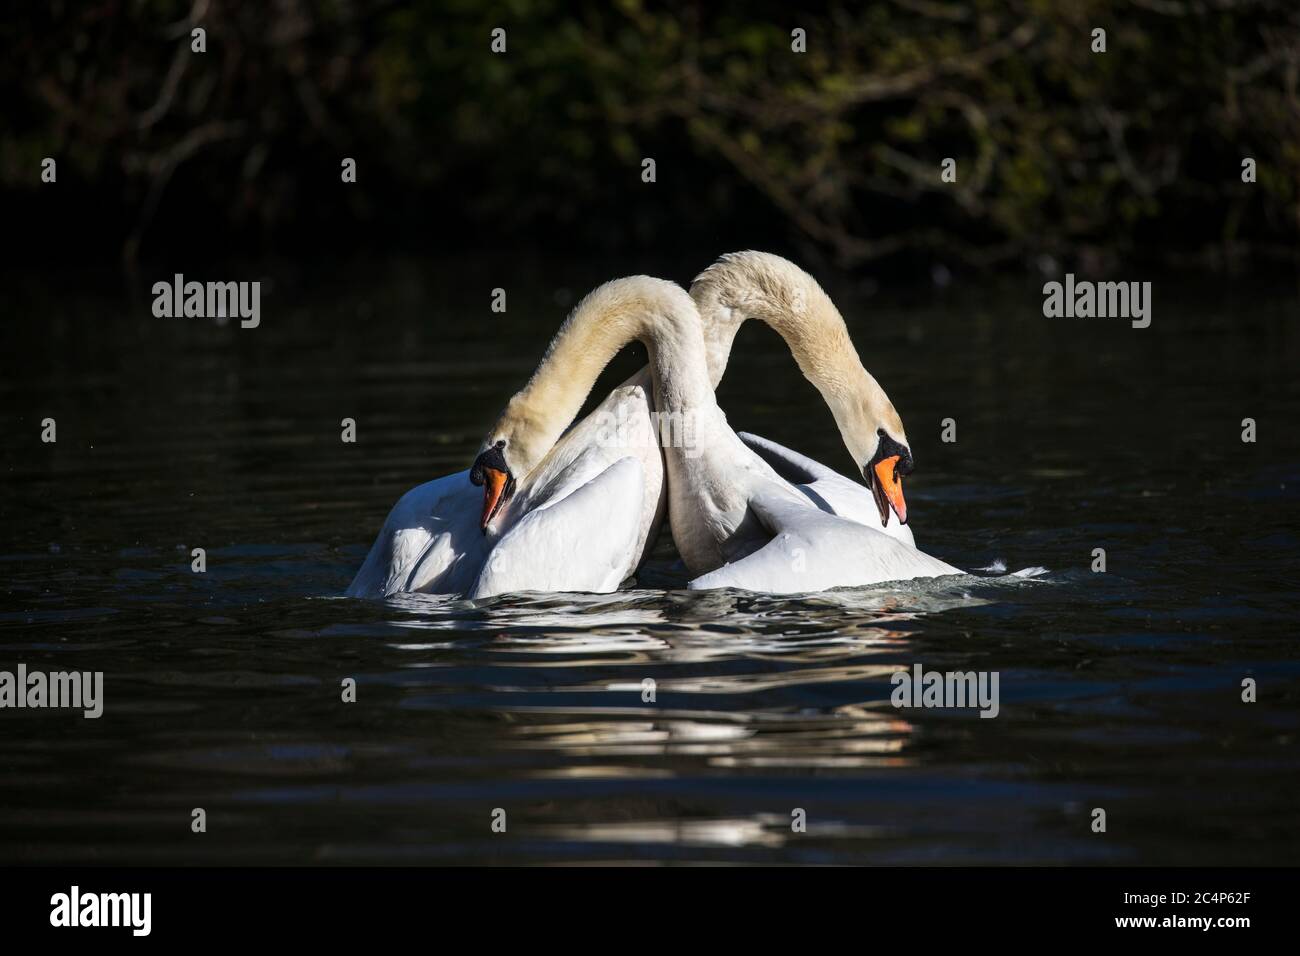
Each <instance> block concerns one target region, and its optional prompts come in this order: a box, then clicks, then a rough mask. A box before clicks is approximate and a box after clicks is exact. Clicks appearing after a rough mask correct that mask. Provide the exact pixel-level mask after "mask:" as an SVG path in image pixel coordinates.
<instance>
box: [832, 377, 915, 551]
mask: <svg viewBox="0 0 1300 956" xmlns="http://www.w3.org/2000/svg"><path fill="white" fill-rule="evenodd" d="M866 380H867V381H866V384H865V385H864V387H862V388H859V389H858V390H857V392H858V395H857V398H856V400H855V401H852V402H849V403H846V405H842V406H841V407H840V408H839V409H838V410H837V411H836V415H835V417H836V420H837V421H838V423H839V426H840V435H841V436H842V437H843V439H844V444H845V445H846V446H848V449H849V452H850V453H851V454H852V455H853V460H854V462H856V463H858V464H859V467H861V469H862V477H863V478H864V479H865V480H866V482H867V486H868V487H869V488H870V489H871V494H872V495H873V496H874V497H875V499H876V507H877V508H879V509H880V524H881V526H882V527H883V526H885V525H887V524H889V512H890V510H891V509H892V510H893V512H894V514H896V515H898V522H899V524H907V502H906V501H905V500H904V499H903V476H904V475H908V474H910V473H911V471H912V466H913V461H912V449H911V447H910V446H909V445H908V444H907V433H906V432H905V431H904V430H903V420H902V419H901V418H899V417H898V412H897V411H895V409H894V405H893V403H892V402H890V400H889V397H888V396H887V395H886V394H885V391H884V389H882V388H881V387H880V386H879V385H878V384H876V380H875V379H873V378H872V377H871V376H870V375H866Z"/></svg>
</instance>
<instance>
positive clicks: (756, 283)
mask: <svg viewBox="0 0 1300 956" xmlns="http://www.w3.org/2000/svg"><path fill="white" fill-rule="evenodd" d="M691 298H692V299H694V300H695V305H696V307H697V308H698V309H699V312H700V319H701V321H702V322H703V324H704V335H705V340H706V350H707V360H708V366H709V378H710V381H711V382H712V384H713V386H714V387H715V388H716V387H717V385H718V383H719V382H720V381H721V380H722V376H723V373H724V372H725V371H726V369H727V360H728V359H729V358H730V355H731V346H732V342H733V341H734V340H735V337H736V332H737V331H739V329H740V326H741V324H742V323H744V322H745V320H746V319H758V320H759V321H760V322H763V323H765V324H767V325H768V326H770V327H771V328H772V329H774V330H775V331H776V332H777V334H779V335H780V336H781V338H783V339H784V340H785V343H786V345H788V346H789V348H790V352H791V354H793V355H794V359H795V361H796V362H797V363H798V364H799V370H800V371H801V372H803V374H804V377H805V378H807V379H808V381H810V382H812V384H813V385H814V386H815V387H816V388H817V390H818V391H819V392H820V393H821V395H822V398H823V399H824V400H825V402H826V404H827V405H828V406H829V407H830V409H831V412H832V414H833V415H834V416H835V421H836V423H837V424H838V425H839V426H840V432H841V434H842V435H843V437H844V439H845V442H846V444H850V450H851V451H854V449H853V447H852V444H853V443H854V442H856V441H861V440H862V436H860V435H859V436H857V437H855V438H853V439H851V437H850V436H851V434H852V433H854V432H855V431H857V430H860V425H861V424H862V423H860V422H858V421H856V420H855V416H856V415H857V414H858V411H859V410H860V409H861V407H862V406H863V405H866V406H867V407H871V408H874V409H876V410H877V411H878V412H879V417H880V418H881V423H882V424H885V425H888V426H890V427H894V425H895V422H896V423H897V426H896V427H897V430H898V433H899V434H898V435H897V437H898V438H899V439H900V440H901V439H902V437H903V436H902V422H901V420H899V419H898V414H897V412H895V411H894V408H893V405H892V404H891V403H890V401H889V398H888V396H887V395H885V393H884V390H883V389H881V387H880V385H879V384H878V383H877V382H876V380H875V379H874V378H872V376H871V374H870V373H869V372H867V370H866V368H865V367H863V365H862V360H861V359H860V358H859V357H858V350H857V349H856V348H854V346H853V340H852V339H851V338H849V331H848V328H847V327H846V326H845V324H844V317H843V316H842V315H840V311H839V309H837V308H836V307H835V303H834V302H832V301H831V299H830V296H828V295H827V294H826V293H825V292H824V291H823V290H822V287H821V286H820V285H818V284H817V280H815V279H814V278H813V277H812V276H810V275H809V274H808V273H806V272H804V270H802V269H800V268H799V267H798V266H796V265H795V264H794V263H792V262H790V261H788V260H786V259H782V258H781V257H780V256H774V255H770V254H768V253H763V252H741V253H734V254H732V255H728V256H723V257H722V258H721V259H719V260H718V261H717V262H716V263H714V264H713V265H712V266H710V267H709V268H708V269H706V270H705V271H704V272H702V273H701V274H700V275H699V276H698V277H697V278H696V280H695V282H694V283H693V284H692V285H691ZM872 431H873V432H874V429H872ZM858 464H859V465H860V464H861V462H859V463H858Z"/></svg>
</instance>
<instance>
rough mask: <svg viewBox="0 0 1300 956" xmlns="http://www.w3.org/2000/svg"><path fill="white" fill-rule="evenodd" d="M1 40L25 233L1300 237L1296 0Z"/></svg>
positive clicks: (831, 10) (347, 240)
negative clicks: (803, 37) (1098, 48)
mask: <svg viewBox="0 0 1300 956" xmlns="http://www.w3.org/2000/svg"><path fill="white" fill-rule="evenodd" d="M195 25H200V26H202V27H203V28H204V29H205V30H206V31H207V50H206V52H204V53H193V52H191V49H190V30H191V28H192V27H193V26H195ZM498 26H500V27H503V28H505V29H506V30H507V35H508V51H507V53H506V54H504V55H494V54H493V53H491V52H490V50H489V42H490V33H491V30H492V29H493V28H494V27H498ZM796 27H797V28H801V29H803V30H805V31H806V33H807V52H806V53H804V54H796V53H793V52H792V51H791V30H792V29H794V28H796ZM1096 27H1101V28H1104V29H1105V30H1106V31H1107V52H1106V53H1104V54H1097V53H1093V52H1092V50H1091V45H1092V38H1091V31H1092V30H1093V29H1094V28H1096ZM0 39H2V41H3V48H4V50H5V53H6V55H5V57H4V60H3V63H0V75H3V77H4V87H5V89H6V90H7V91H9V92H7V94H6V97H5V100H6V106H5V123H4V129H3V133H2V134H0V188H3V190H4V196H3V204H4V207H5V208H6V209H7V210H8V211H9V212H10V213H11V214H12V215H13V217H14V220H15V221H18V222H21V229H22V232H21V233H20V234H22V235H24V236H26V237H28V238H29V239H30V240H31V241H30V243H29V244H28V246H27V248H28V249H29V250H40V249H48V247H49V245H50V244H51V243H55V244H57V245H58V247H59V248H60V249H62V250H63V251H64V252H65V253H66V254H68V255H73V254H76V255H79V256H87V257H105V258H107V259H113V258H117V257H122V258H124V259H125V260H126V261H127V262H128V263H134V262H139V261H141V260H146V259H150V260H152V259H156V258H165V257H166V256H168V255H170V254H172V253H175V252H178V251H182V250H184V251H194V250H195V249H207V248H209V247H215V248H218V249H224V250H230V249H239V250H241V251H245V252H253V253H266V252H281V253H283V252H286V251H290V250H292V251H293V252H294V253H297V252H300V251H302V250H303V249H304V248H307V249H310V248H322V249H336V250H337V249H353V248H364V249H367V250H373V249H376V248H387V247H390V246H392V245H405V246H407V247H415V248H419V249H421V250H425V249H431V250H456V251H464V250H472V249H474V248H480V247H488V246H490V247H493V248H496V249H500V248H503V247H504V248H511V247H519V248H521V249H522V248H530V247H537V246H539V245H544V246H545V247H546V248H547V249H548V250H568V249H572V250H605V251H608V250H628V251H636V250H651V249H656V248H663V247H665V246H672V247H675V248H682V247H686V248H696V247H698V248H700V249H701V250H702V255H703V257H704V258H708V257H710V256H712V255H714V254H716V253H717V252H718V251H720V250H723V249H726V248H731V247H737V246H754V245H764V244H767V245H775V246H779V247H781V248H784V249H789V250H791V251H792V252H794V253H796V254H799V255H802V256H804V257H806V258H807V259H809V260H810V261H811V262H822V263H830V264H833V265H835V266H837V267H840V268H844V269H857V270H863V271H870V270H872V269H879V268H885V267H892V266H894V265H895V264H898V265H903V266H907V267H913V266H919V267H923V268H932V267H933V266H935V265H936V264H944V265H946V266H951V267H953V268H966V269H972V270H974V269H990V268H1002V267H1011V268H1023V267H1027V266H1028V267H1033V266H1035V265H1044V264H1045V263H1051V264H1052V265H1053V266H1056V265H1060V264H1067V265H1071V266H1075V265H1077V266H1078V267H1081V268H1084V269H1087V268H1089V267H1094V268H1100V267H1104V266H1106V265H1108V264H1111V263H1114V262H1116V261H1123V262H1132V261H1139V260H1140V261H1146V260H1156V261H1158V262H1159V263H1160V264H1161V265H1165V266H1168V265H1173V266H1185V267H1196V268H1204V267H1211V268H1223V269H1238V268H1243V267H1261V266H1268V265H1277V264H1282V265H1284V266H1287V267H1291V268H1293V267H1294V264H1295V251H1296V239H1297V234H1298V233H1300V5H1297V4H1295V3H1294V2H1291V0H1279V2H1244V0H1243V2H1231V0H1129V2H1103V0H1078V2H1070V3H1057V2H1049V0H1005V2H993V0H975V2H970V3H964V2H956V0H954V2H946V0H889V2H873V3H864V4H840V3H831V4H825V5H816V6H811V7H802V8H798V9H796V8H795V7H793V6H789V5H785V4H771V5H767V6H763V5H759V4H753V3H703V2H700V3H683V2H677V3H665V4H650V3H641V2H637V0H620V2H616V3H604V2H587V0H577V2H575V0H512V2H502V3H478V2H472V0H442V2H426V3H415V4H409V5H407V4H396V3H386V2H365V0H356V2H343V0H334V2H322V3H307V2H304V0H279V2H274V3H269V2H219V0H210V2H209V0H197V2H193V3H183V2H168V0H156V2H145V0H134V2H132V0H102V2H85V3H66V2H55V3H41V4H30V5H22V8H21V11H20V12H16V13H15V12H11V13H10V14H9V15H8V16H7V18H6V21H5V23H4V26H3V36H2V37H0ZM44 156H52V157H55V158H56V159H57V160H58V163H59V179H58V185H57V190H56V189H55V188H53V187H49V186H43V185H42V184H41V182H40V176H39V174H40V162H41V158H42V157H44ZM345 156H350V157H354V158H355V159H356V161H357V165H358V180H359V181H358V183H357V184H355V185H344V184H342V183H341V182H340V175H339V171H340V161H341V159H342V158H343V157H345ZM1247 156H1249V157H1253V158H1254V159H1256V160H1257V162H1258V182H1257V183H1255V184H1245V183H1243V182H1242V180H1241V162H1242V159H1243V157H1247ZM643 157H653V158H654V159H655V160H656V163H657V175H658V181H657V182H655V183H653V184H645V183H642V182H641V175H640V173H641V160H642V158H643ZM944 157H953V158H955V159H956V160H957V164H958V182H957V183H956V184H955V185H954V184H945V183H942V182H941V181H940V177H939V164H940V161H941V160H942V159H943V158H944ZM7 218H8V217H7Z"/></svg>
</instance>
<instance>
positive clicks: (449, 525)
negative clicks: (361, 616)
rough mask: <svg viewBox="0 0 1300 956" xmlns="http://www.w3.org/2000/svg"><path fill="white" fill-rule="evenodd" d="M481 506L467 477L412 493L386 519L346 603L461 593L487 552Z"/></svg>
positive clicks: (461, 474)
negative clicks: (415, 593)
mask: <svg viewBox="0 0 1300 956" xmlns="http://www.w3.org/2000/svg"><path fill="white" fill-rule="evenodd" d="M482 506H483V490H482V489H481V488H476V487H474V485H473V484H471V483H470V480H469V472H468V471H459V472H457V473H456V474H454V475H447V476H446V477H443V478H435V479H434V480H433V481H426V482H425V483H424V484H422V485H417V486H416V487H414V488H412V489H411V490H410V491H408V492H407V493H406V494H404V495H402V497H401V498H400V499H398V501H397V504H395V505H393V510H392V511H390V512H389V513H388V518H387V520H386V521H384V527H383V529H382V530H381V531H380V532H379V537H377V538H376V539H375V543H374V544H373V545H371V547H370V553H369V554H368V555H366V560H365V563H363V564H362V565H361V570H360V571H358V572H357V576H356V578H354V579H353V581H352V584H351V585H350V586H349V587H348V590H347V595H348V597H362V598H384V597H388V596H389V595H391V594H399V593H402V592H405V591H429V592H431V593H436V594H443V593H446V594H451V593H457V592H460V591H463V590H464V589H465V588H466V587H467V586H468V585H469V583H470V582H471V581H472V580H473V579H474V574H475V573H477V571H478V569H479V566H480V565H481V564H482V561H483V555H484V553H485V552H486V550H487V543H486V542H484V540H483V535H482V532H481V531H480V530H479V526H478V517H479V514H480V510H481V509H482Z"/></svg>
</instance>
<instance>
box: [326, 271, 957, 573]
mask: <svg viewBox="0 0 1300 956" xmlns="http://www.w3.org/2000/svg"><path fill="white" fill-rule="evenodd" d="M750 318H756V319H759V320H760V321H763V322H765V323H767V324H768V325H770V326H771V327H772V328H773V329H775V330H776V332H777V333H778V334H780V335H781V337H782V338H783V339H784V340H785V342H786V344H787V345H788V346H789V348H790V351H791V353H792V354H793V356H794V358H795V361H796V362H797V363H798V365H799V368H800V370H801V371H802V372H803V374H804V376H805V377H806V378H807V379H808V380H809V381H811V382H812V383H813V385H815V386H816V387H817V389H818V391H819V392H820V393H821V395H822V398H823V400H824V401H825V402H826V404H827V405H828V406H829V408H830V410H831V413H832V415H833V416H834V418H835V421H836V424H837V425H838V426H839V430H840V435H841V437H842V439H843V441H844V444H845V446H846V447H847V448H848V450H849V453H850V454H851V455H852V456H853V460H854V463H855V466H856V467H860V468H861V470H862V474H863V477H864V479H865V480H866V482H867V485H866V486H865V487H864V486H863V485H861V484H858V483H857V482H855V481H849V480H848V479H846V478H844V477H842V476H841V475H839V474H837V473H836V472H834V471H833V470H831V469H830V468H827V467H825V466H824V465H821V464H818V463H817V462H815V461H813V460H811V459H809V458H806V457H804V456H802V455H800V454H798V453H796V452H793V451H790V450H789V449H787V448H784V447H782V446H780V445H778V444H776V443H775V442H771V441H767V440H766V439H763V438H760V437H757V436H753V435H738V434H737V433H736V432H734V431H732V429H731V428H730V426H729V425H728V424H727V419H726V415H725V414H724V413H723V411H722V409H721V408H719V407H718V404H717V401H716V400H715V398H714V389H715V388H716V387H717V385H718V382H719V381H720V380H721V378H722V375H723V372H724V371H725V370H726V366H727V360H728V358H729V356H730V352H731V345H732V342H733V340H734V338H735V335H736V332H737V331H738V330H739V328H740V325H741V324H742V323H743V322H744V321H745V320H747V319H750ZM632 341H641V342H642V343H643V344H645V346H646V347H647V350H648V351H649V354H650V364H649V366H648V367H647V368H645V369H642V370H641V371H640V372H638V373H637V374H636V375H634V376H632V378H630V379H628V380H627V381H626V382H624V383H623V384H622V385H620V386H619V387H618V388H616V389H614V390H613V391H612V392H611V393H610V395H609V396H608V397H607V398H606V399H605V400H604V401H603V402H602V403H601V404H600V405H599V406H597V407H596V409H595V410H593V411H592V412H591V413H590V414H589V415H588V416H587V417H586V418H584V419H583V420H582V421H580V422H579V423H578V424H577V425H575V426H574V427H573V428H571V429H569V430H568V431H567V432H566V431H565V428H566V427H567V426H568V425H569V423H570V422H571V421H572V420H573V419H574V417H575V416H576V415H577V413H578V412H579V411H580V409H581V407H582V404H583V402H584V401H585V400H586V397H587V395H588V393H589V392H590V390H591V388H592V386H593V385H594V384H595V381H596V378H597V376H598V375H599V374H600V372H601V371H602V370H603V369H604V368H605V366H606V365H607V364H608V363H609V361H610V360H611V359H612V358H613V357H614V356H615V355H616V354H617V353H618V352H619V351H620V350H621V349H622V348H624V347H625V346H626V345H628V344H629V343H630V342H632ZM911 466H912V456H911V452H910V451H909V450H908V445H907V437H906V434H905V432H904V430H903V424H902V421H901V419H900V418H899V416H898V413H897V412H896V411H895V410H894V407H893V405H892V404H891V403H890V401H889V398H888V396H887V395H886V394H885V392H884V390H883V389H882V388H881V387H880V385H879V384H878V383H877V382H876V380H875V379H874V378H872V377H871V375H870V374H868V372H867V371H866V369H865V368H863V366H862V362H861V360H860V359H859V358H858V354H857V351H856V349H854V347H853V343H852V341H851V340H850V339H849V335H848V330H847V328H846V327H845V325H844V320H843V318H842V316H841V315H840V313H839V311H838V310H837V309H836V308H835V306H834V304H833V303H832V302H831V300H830V299H829V297H827V295H826V294H825V292H823V291H822V289H821V287H820V286H819V285H818V284H817V282H816V281H815V280H814V279H813V278H812V277H811V276H809V275H808V274H807V273H806V272H804V271H803V270H802V269H800V268H798V267H797V266H795V265H794V264H793V263H791V262H789V261H787V260H785V259H782V258H780V257H778V256H773V255H769V254H766V253H759V252H743V253H735V254H732V255H728V256H724V257H723V258H722V259H720V260H719V261H718V262H717V263H715V264H714V265H713V266H711V267H710V268H708V269H707V270H705V271H704V272H703V273H702V274H701V275H700V276H699V277H698V278H697V279H696V280H695V282H694V283H693V284H692V286H691V291H690V293H689V294H687V293H686V292H685V291H684V290H683V289H682V288H681V287H680V286H678V285H676V284H675V283H672V282H667V281H664V280H661V279H654V278H650V277H648V276H632V277H629V278H624V279H616V280H614V281H612V282H607V283H606V284H604V285H602V286H600V287H599V288H597V289H596V290H594V291H593V292H591V293H590V294H589V295H587V297H586V298H584V299H583V300H582V301H581V302H580V303H579V304H578V305H577V306H576V307H575V308H574V310H573V312H572V313H571V314H570V315H569V317H568V318H567V319H566V320H565V322H564V324H563V325H562V326H561V328H560V330H559V332H557V333H556V335H555V337H554V338H553V339H552V340H551V343H550V345H549V346H548V347H547V350H546V353H545V355H543V357H542V360H541V363H540V364H539V365H538V367H537V369H536V371H535V372H534V373H533V375H532V377H531V378H530V379H529V381H528V383H527V384H526V385H525V386H524V387H523V388H522V389H521V390H520V391H519V392H517V393H516V394H515V395H514V396H513V397H512V398H511V399H510V401H509V402H508V403H507V405H506V408H505V411H504V412H503V413H502V414H501V417H500V418H499V419H498V420H497V423H496V424H495V425H494V426H493V428H492V430H491V431H490V432H489V433H488V436H487V438H486V439H485V440H484V442H483V445H482V448H481V451H480V454H479V456H478V458H477V459H476V461H475V462H474V465H473V467H472V468H471V469H469V470H468V471H463V472H458V473H457V474H454V475H448V476H447V477H444V478H439V479H436V480H434V481H430V482H427V483H425V484H423V485H419V486H418V487H416V488H413V489H412V490H410V491H409V492H407V493H406V494H405V495H403V496H402V498H401V499H400V500H399V501H398V502H397V504H396V505H395V506H394V507H393V509H392V511H391V513H390V514H389V516H388V519H387V521H386V522H385V523H384V527H383V529H382V530H381V531H380V533H379V537H378V538H377V539H376V541H375V543H374V545H373V546H372V547H371V549H370V552H369V554H368V555H367V557H366V560H365V562H364V564H363V565H362V567H361V569H360V571H358V572H357V576H356V578H355V580H353V582H352V585H351V587H349V589H348V592H347V593H348V594H349V595H350V596H354V597H387V596H389V595H392V594H396V593H402V592H412V591H420V592H426V593H435V594H463V595H465V596H467V597H470V598H485V597H490V596H493V595H497V594H503V593H510V592H518V591H592V592H609V591H613V590H616V589H617V588H618V586H619V584H620V583H621V582H623V581H624V580H626V579H627V578H628V577H630V576H631V575H632V574H633V572H634V571H635V570H636V568H637V567H638V566H639V565H640V563H641V561H642V560H643V559H644V558H645V556H646V553H647V551H648V550H649V548H650V547H651V546H652V545H653V543H654V538H655V535H656V533H657V532H658V529H659V526H660V524H661V522H662V520H663V517H664V514H665V511H666V512H667V516H668V520H669V523H670V527H671V529H672V534H673V539H674V541H675V543H676V545H677V550H678V552H679V554H680V555H681V557H682V560H683V561H684V563H685V564H686V567H687V568H688V569H689V570H690V572H691V573H692V575H694V577H693V579H692V580H691V581H690V583H689V587H691V588H697V589H703V588H723V587H730V588H739V589H744V590H750V591H765V592H770V593H801V592H811V591H821V590H825V589H827V588H832V587H840V586H849V585H865V584H874V583H879V582H882V581H891V580H902V579H909V578H918V577H937V576H940V575H945V574H959V573H961V572H960V571H959V570H958V569H957V568H954V567H952V566H951V565H948V564H945V563H944V562H942V561H940V560H938V559H936V558H933V557H931V556H929V555H927V554H924V553H923V552H921V551H919V550H917V548H916V547H915V543H914V540H913V537H912V532H911V530H910V529H909V528H908V527H907V525H906V520H907V508H906V504H905V500H904V498H903V493H902V476H904V475H906V474H907V473H908V472H909V471H910V470H911Z"/></svg>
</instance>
